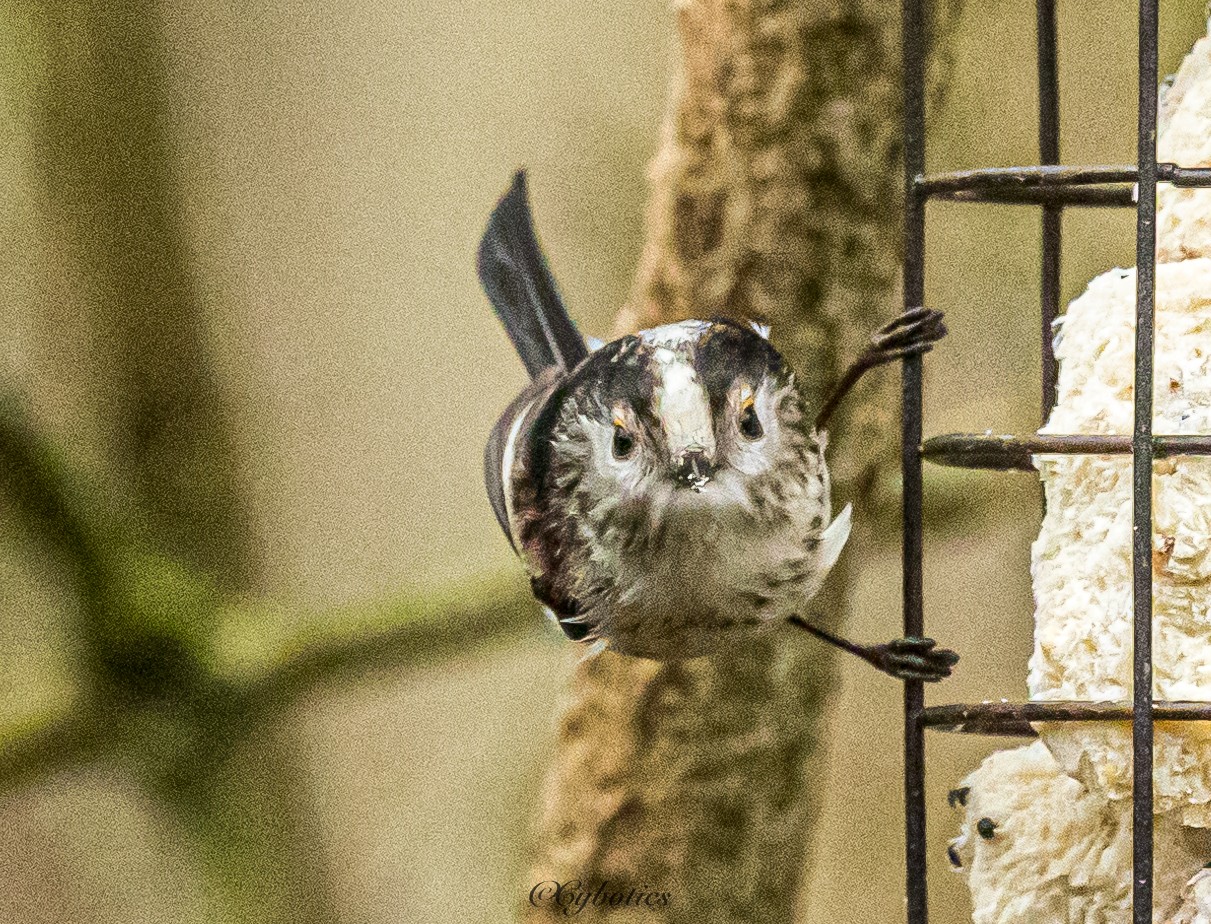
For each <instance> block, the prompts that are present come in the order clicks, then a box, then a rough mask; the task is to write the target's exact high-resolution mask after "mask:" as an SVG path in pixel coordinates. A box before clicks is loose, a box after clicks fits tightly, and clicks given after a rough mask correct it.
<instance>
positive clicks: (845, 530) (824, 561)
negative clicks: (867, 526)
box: [820, 504, 854, 577]
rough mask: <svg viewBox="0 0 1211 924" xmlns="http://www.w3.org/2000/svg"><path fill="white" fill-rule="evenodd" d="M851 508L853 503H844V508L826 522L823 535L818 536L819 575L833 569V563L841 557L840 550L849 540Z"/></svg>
mask: <svg viewBox="0 0 1211 924" xmlns="http://www.w3.org/2000/svg"><path fill="white" fill-rule="evenodd" d="M853 509H854V507H853V504H846V505H845V509H844V510H842V511H841V512H840V513H839V514H837V517H836V519H834V520H833V521H832V522H831V523H829V524H828V529H826V530H824V535H822V536H821V537H820V575H821V577H823V576H824V575H826V574H828V572H830V571H832V570H833V565H835V564H836V563H837V559H838V558H840V557H841V550H842V549H844V548H845V543H846V542H848V541H849V531H850V529H851V527H852V526H853V516H852V515H853Z"/></svg>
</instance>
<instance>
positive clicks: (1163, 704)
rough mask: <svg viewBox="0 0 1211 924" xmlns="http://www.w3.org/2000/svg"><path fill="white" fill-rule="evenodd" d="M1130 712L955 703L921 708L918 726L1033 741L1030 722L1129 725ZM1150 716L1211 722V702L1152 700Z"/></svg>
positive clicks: (1106, 707)
mask: <svg viewBox="0 0 1211 924" xmlns="http://www.w3.org/2000/svg"><path fill="white" fill-rule="evenodd" d="M1133 711H1134V710H1133V706H1132V704H1131V703H1125V702H1124V703H1118V702H1102V703H1089V702H1077V701H1072V700H1057V701H1054V702H1033V703H1005V702H1001V703H956V704H954V705H950V706H931V707H929V708H927V709H925V710H924V711H923V712H922V714H921V724H922V725H923V726H924V727H925V728H932V729H935V730H937V731H949V732H961V733H964V734H969V735H998V736H1010V737H1017V738H1033V737H1035V736H1036V732H1035V729H1034V727H1033V726H1032V725H1031V723H1032V722H1130V721H1131V716H1132V713H1133ZM1152 715H1153V717H1154V718H1155V719H1156V721H1158V722H1211V703H1195V702H1180V701H1168V700H1154V701H1153V703H1152Z"/></svg>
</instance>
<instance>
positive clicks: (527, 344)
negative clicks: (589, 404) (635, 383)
mask: <svg viewBox="0 0 1211 924" xmlns="http://www.w3.org/2000/svg"><path fill="white" fill-rule="evenodd" d="M478 269H479V281H480V283H481V284H482V285H483V287H484V291H485V292H486V293H487V294H488V301H490V302H491V303H492V307H493V308H494V309H496V314H497V317H499V318H500V320H501V322H502V323H503V324H504V325H505V330H506V331H507V332H508V334H509V339H511V340H512V341H513V345H514V346H515V347H516V348H517V352H518V355H520V356H521V361H522V362H523V363H525V365H526V371H527V372H529V373H530V378H536V377H537V376H538V375H539V374H540V373H541V372H542V371H543V370H545V369H549V368H550V367H552V366H559V367H561V368H564V369H571V368H573V367H574V366H575V365H576V364H577V363H579V362H580V361H581V360H582V359H584V358H585V357H586V356H588V355H589V351H588V347H586V346H585V341H584V338H583V337H581V336H580V332H579V331H578V330H577V329H576V325H575V324H573V323H572V319H571V318H570V317H568V311H567V309H566V308H564V306H563V299H561V298H560V297H559V290H558V289H557V288H556V287H555V280H554V278H552V276H551V271H550V270H549V269H548V268H547V261H546V258H545V257H544V256H543V253H542V248H541V247H539V245H538V238H537V237H535V235H534V224H533V221H532V219H531V217H530V198H529V195H528V193H527V191H526V174H525V171H524V170H518V171H517V173H515V174H514V175H513V185H512V186H510V187H509V191H508V192H507V193H505V194H504V196H502V197H501V200H500V202H498V203H497V204H496V208H495V209H493V210H492V217H491V218H489V219H488V227H487V229H486V230H485V231H484V236H483V238H482V239H481V240H480V242H479V255H478Z"/></svg>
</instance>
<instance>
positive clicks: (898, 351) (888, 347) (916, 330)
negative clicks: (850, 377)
mask: <svg viewBox="0 0 1211 924" xmlns="http://www.w3.org/2000/svg"><path fill="white" fill-rule="evenodd" d="M945 336H946V325H945V324H943V323H942V312H940V311H937V310H935V309H933V308H913V309H912V310H911V311H906V312H904V313H903V314H902V315H900V316H899V317H897V318H893V319H892V320H891V321H889V322H888V323H887V324H884V325H883V326H882V327H880V328H879V329H878V330H877V331H875V332H874V334H873V335H872V336H871V338H870V347H869V348H868V350H867V359H868V361H869V362H870V363H871V364H872V365H879V366H881V365H883V364H884V363H890V362H894V361H895V360H897V359H903V358H904V357H905V356H917V355H920V354H922V353H928V352H929V351H930V350H932V349H933V345H934V344H935V343H937V342H938V341H939V340H941V339H942V338H943V337H945Z"/></svg>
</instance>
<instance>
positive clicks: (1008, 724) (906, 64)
mask: <svg viewBox="0 0 1211 924" xmlns="http://www.w3.org/2000/svg"><path fill="white" fill-rule="evenodd" d="M1157 7H1158V0H1140V4H1139V125H1138V158H1137V164H1136V165H1135V166H1060V165H1059V160H1060V157H1059V154H1060V126H1059V81H1058V73H1057V65H1056V11H1055V0H1037V2H1036V9H1037V27H1036V28H1037V43H1038V76H1039V80H1038V87H1039V90H1038V93H1039V160H1040V162H1041V163H1040V164H1038V165H1035V166H1028V167H1011V168H992V169H981V170H968V171H963V172H956V173H941V174H926V173H925V62H926V59H927V56H928V52H929V48H928V38H927V35H928V30H927V21H926V14H927V10H926V0H903V3H902V11H901V12H902V17H903V24H902V28H903V31H902V35H903V41H902V56H903V62H902V67H903V80H904V168H905V171H904V172H905V177H904V179H905V198H904V232H905V235H904V240H905V257H904V306H905V308H906V309H907V308H915V307H917V306H919V305H922V304H923V303H924V300H925V299H924V296H925V291H924V289H925V285H924V283H925V217H926V205H927V203H928V202H929V201H930V200H947V201H952V202H982V203H1006V204H1028V205H1037V206H1040V207H1041V208H1042V248H1041V258H1042V285H1041V299H1040V300H1041V307H1042V311H1041V320H1042V323H1041V333H1042V337H1041V343H1042V349H1041V353H1042V373H1043V374H1042V380H1043V394H1042V412H1043V419H1044V421H1045V420H1046V418H1047V415H1048V414H1049V413H1050V411H1051V408H1052V405H1053V404H1054V403H1055V394H1056V377H1057V368H1056V361H1055V356H1054V354H1053V351H1052V340H1051V331H1052V322H1053V321H1054V320H1055V318H1056V314H1057V312H1058V309H1059V295H1060V292H1059V289H1060V229H1061V225H1060V219H1061V216H1062V214H1063V210H1064V209H1065V208H1067V207H1080V206H1103V207H1121V208H1134V209H1135V210H1136V216H1137V218H1136V265H1137V288H1136V329H1135V337H1136V339H1135V423H1134V427H1133V432H1132V434H1131V435H1130V436H1126V435H1123V436H1092V435H1050V436H1030V437H1025V438H1011V437H996V436H983V435H970V434H950V435H946V436H936V437H933V438H932V439H928V440H923V439H922V432H921V419H922V400H921V357H919V356H914V357H909V358H907V359H906V360H905V361H904V367H903V394H902V401H903V404H902V427H903V431H902V444H901V446H902V448H901V469H902V472H903V480H904V501H903V503H904V518H903V614H904V634H905V635H917V636H919V635H924V634H925V631H924V630H925V625H924V609H923V590H922V571H923V554H924V548H923V525H922V467H923V462H924V461H925V460H929V461H931V462H935V463H939V464H943V465H956V466H962V467H965V468H975V469H990V470H995V471H1012V470H1024V471H1033V470H1034V467H1033V465H1032V463H1031V456H1032V455H1033V454H1035V453H1046V454H1091V455H1092V454H1096V455H1126V454H1128V453H1129V454H1130V455H1131V457H1132V486H1133V491H1132V495H1133V500H1132V503H1133V509H1132V521H1133V528H1134V539H1133V545H1132V588H1133V609H1134V613H1133V637H1134V652H1133V684H1134V688H1133V701H1132V702H1130V703H1126V702H1124V703H1093V702H1055V701H1048V702H1033V703H981V704H970V705H947V706H934V707H930V708H926V707H925V698H924V684H923V683H922V682H921V681H919V680H910V681H906V682H905V685H904V795H905V836H906V859H907V871H906V872H907V881H906V892H907V910H908V921H909V924H926V922H927V921H928V916H929V912H928V903H927V895H926V873H927V862H926V844H925V792H924V782H925V748H924V744H925V740H924V739H925V732H926V730H927V729H941V730H948V731H962V732H971V733H977V734H985V735H1011V736H1033V735H1034V734H1035V732H1034V730H1033V728H1032V727H1031V725H1030V723H1031V722H1035V721H1049V722H1065V721H1083V722H1089V721H1120V722H1122V721H1128V720H1129V721H1131V723H1132V755H1133V790H1132V848H1133V857H1132V873H1133V876H1132V921H1133V922H1134V924H1151V921H1152V877H1153V863H1152V795H1153V794H1152V750H1153V742H1152V730H1153V722H1154V721H1155V720H1158V719H1159V720H1164V721H1191V720H1211V703H1191V702H1166V701H1160V700H1156V701H1154V700H1153V699H1152V697H1151V692H1152V549H1151V543H1152V480H1151V474H1152V463H1153V460H1154V459H1158V458H1164V457H1165V456H1173V455H1211V434H1208V435H1201V434H1200V435H1183V436H1169V435H1154V434H1153V433H1152V378H1153V321H1154V307H1155V288H1156V220H1155V219H1156V186H1157V183H1158V182H1163V183H1171V184H1173V185H1174V186H1184V187H1211V169H1199V168H1186V167H1180V166H1177V165H1175V164H1169V163H1162V164H1158V163H1157V161H1156V120H1157V78H1158V74H1157V29H1158V12H1157ZM1137 184H1138V194H1137V191H1136V186H1137Z"/></svg>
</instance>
